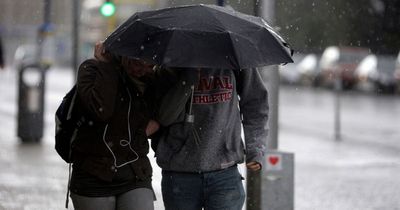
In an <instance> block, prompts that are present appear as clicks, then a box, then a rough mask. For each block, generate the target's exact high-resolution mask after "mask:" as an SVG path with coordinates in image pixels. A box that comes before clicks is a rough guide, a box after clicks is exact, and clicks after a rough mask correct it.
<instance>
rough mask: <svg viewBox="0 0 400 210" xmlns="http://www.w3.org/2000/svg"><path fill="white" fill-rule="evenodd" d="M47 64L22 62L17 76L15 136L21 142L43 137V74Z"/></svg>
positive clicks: (37, 139)
mask: <svg viewBox="0 0 400 210" xmlns="http://www.w3.org/2000/svg"><path fill="white" fill-rule="evenodd" d="M47 69H48V66H44V65H40V64H24V65H21V66H20V69H19V78H18V122H17V124H18V125H17V136H18V137H19V138H20V139H21V141H22V142H39V141H40V140H41V138H42V137H43V124H44V119H43V118H44V117H43V116H44V94H45V76H46V71H47Z"/></svg>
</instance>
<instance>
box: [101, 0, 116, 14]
mask: <svg viewBox="0 0 400 210" xmlns="http://www.w3.org/2000/svg"><path fill="white" fill-rule="evenodd" d="M100 13H101V14H102V15H103V16H106V17H109V16H111V15H113V14H114V13H115V5H114V3H112V2H105V3H104V4H103V5H101V7H100Z"/></svg>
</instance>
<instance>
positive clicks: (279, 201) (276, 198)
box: [261, 150, 294, 210]
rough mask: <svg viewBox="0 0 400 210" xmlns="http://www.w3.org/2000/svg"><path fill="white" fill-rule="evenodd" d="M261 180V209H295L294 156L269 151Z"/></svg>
mask: <svg viewBox="0 0 400 210" xmlns="http://www.w3.org/2000/svg"><path fill="white" fill-rule="evenodd" d="M264 161H265V162H264V164H263V165H264V168H263V170H262V176H261V177H262V178H261V196H262V197H261V209H263V210H293V209H294V154H293V153H288V152H281V151H278V150H268V151H267V153H266V157H265V159H264Z"/></svg>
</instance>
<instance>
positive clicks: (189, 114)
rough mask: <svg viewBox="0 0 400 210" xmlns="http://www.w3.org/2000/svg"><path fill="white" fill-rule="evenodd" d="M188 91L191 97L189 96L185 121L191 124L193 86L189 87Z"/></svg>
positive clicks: (192, 117)
mask: <svg viewBox="0 0 400 210" xmlns="http://www.w3.org/2000/svg"><path fill="white" fill-rule="evenodd" d="M190 89H191V95H190V104H189V113H188V114H186V115H185V121H186V122H190V123H193V122H194V115H193V114H192V106H193V95H194V85H192V86H190Z"/></svg>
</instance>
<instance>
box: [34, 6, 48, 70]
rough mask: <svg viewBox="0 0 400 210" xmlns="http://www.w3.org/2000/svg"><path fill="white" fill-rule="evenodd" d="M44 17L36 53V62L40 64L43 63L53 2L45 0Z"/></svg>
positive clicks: (39, 31)
mask: <svg viewBox="0 0 400 210" xmlns="http://www.w3.org/2000/svg"><path fill="white" fill-rule="evenodd" d="M43 4H44V5H43V6H44V8H43V9H44V12H43V13H44V16H43V24H42V25H41V26H39V30H38V37H37V49H36V50H37V53H36V59H35V60H36V61H37V62H38V63H42V55H43V42H44V39H45V38H46V35H47V34H46V33H47V31H46V30H47V28H46V27H49V24H50V10H51V0H44V2H43Z"/></svg>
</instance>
